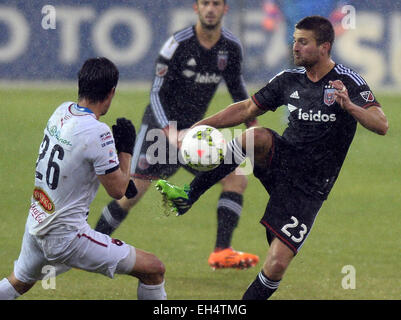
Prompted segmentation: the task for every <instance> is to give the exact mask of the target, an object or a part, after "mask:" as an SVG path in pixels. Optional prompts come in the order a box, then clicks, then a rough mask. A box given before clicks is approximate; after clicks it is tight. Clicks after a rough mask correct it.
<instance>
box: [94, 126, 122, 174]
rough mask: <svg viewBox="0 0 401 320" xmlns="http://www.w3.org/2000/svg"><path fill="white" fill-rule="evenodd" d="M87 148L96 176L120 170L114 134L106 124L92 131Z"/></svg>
mask: <svg viewBox="0 0 401 320" xmlns="http://www.w3.org/2000/svg"><path fill="white" fill-rule="evenodd" d="M87 146H88V150H87V152H88V154H87V158H88V159H89V161H90V162H91V163H92V164H93V168H94V170H95V173H96V175H103V174H108V173H111V172H113V171H115V170H117V169H118V168H119V166H120V164H119V160H118V156H117V151H116V147H115V144H114V138H113V134H112V133H111V130H110V128H109V127H108V126H107V125H106V124H104V123H99V125H98V126H96V127H95V128H94V129H93V130H91V132H90V135H89V137H88V142H87Z"/></svg>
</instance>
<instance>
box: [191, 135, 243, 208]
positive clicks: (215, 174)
mask: <svg viewBox="0 0 401 320" xmlns="http://www.w3.org/2000/svg"><path fill="white" fill-rule="evenodd" d="M245 157H246V152H244V151H243V149H242V147H241V146H240V144H239V143H238V141H237V139H233V140H231V141H230V143H228V144H227V153H226V156H225V158H224V161H223V162H222V163H221V164H220V165H219V166H218V167H217V168H216V169H213V170H210V171H206V172H201V173H199V174H197V175H196V177H195V178H194V179H193V180H192V182H191V185H190V187H191V188H190V192H189V197H190V199H191V201H192V202H195V201H196V200H198V199H199V197H200V196H201V195H202V194H203V193H204V192H206V190H208V189H209V188H210V187H212V186H213V185H215V184H216V183H217V182H219V181H220V180H221V179H223V178H224V177H225V176H227V175H228V174H230V173H231V172H233V171H234V170H235V169H236V168H237V167H238V166H239V165H240V164H241V163H242V162H243V161H244V160H245Z"/></svg>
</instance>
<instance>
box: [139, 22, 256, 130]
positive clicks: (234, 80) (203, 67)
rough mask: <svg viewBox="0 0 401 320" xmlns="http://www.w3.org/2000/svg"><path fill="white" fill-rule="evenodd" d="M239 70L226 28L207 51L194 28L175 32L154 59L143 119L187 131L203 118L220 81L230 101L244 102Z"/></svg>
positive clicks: (238, 52)
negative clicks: (150, 87)
mask: <svg viewBox="0 0 401 320" xmlns="http://www.w3.org/2000/svg"><path fill="white" fill-rule="evenodd" d="M241 69H242V46H241V43H240V41H239V40H238V39H237V38H236V37H235V36H234V35H233V34H232V33H231V32H230V31H228V30H227V29H225V28H222V33H221V37H220V39H219V40H218V42H217V43H216V44H215V45H214V47H213V48H211V49H210V50H208V49H206V48H204V47H202V46H201V45H200V43H199V42H198V39H197V37H196V34H195V27H194V26H191V27H188V28H186V29H183V30H181V31H179V32H176V33H175V34H174V35H173V36H172V37H170V38H169V39H168V40H167V41H166V43H165V44H164V45H163V47H162V49H161V51H160V53H159V56H158V58H157V61H156V72H155V78H154V81H153V85H152V90H151V93H150V105H149V106H148V108H147V110H146V113H145V118H147V119H148V121H149V118H151V119H150V120H151V121H152V120H153V121H155V125H157V126H158V127H160V128H164V127H166V126H167V125H168V122H169V121H177V128H178V129H179V130H180V129H184V128H188V127H190V126H191V125H193V124H194V123H195V122H197V121H199V120H200V119H202V118H203V116H204V114H205V112H206V110H207V107H208V105H209V103H210V101H211V100H212V98H213V95H214V93H215V92H216V90H217V87H218V85H219V83H220V82H221V81H222V80H224V81H225V82H226V85H227V88H228V90H229V92H230V94H231V96H232V98H233V100H234V101H240V100H245V99H247V98H248V97H249V96H248V93H247V91H246V89H245V84H244V80H243V77H242V70H241Z"/></svg>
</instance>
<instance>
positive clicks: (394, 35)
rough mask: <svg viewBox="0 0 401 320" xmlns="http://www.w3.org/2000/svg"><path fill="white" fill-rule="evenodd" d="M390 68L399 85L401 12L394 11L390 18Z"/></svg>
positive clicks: (400, 75)
mask: <svg viewBox="0 0 401 320" xmlns="http://www.w3.org/2000/svg"><path fill="white" fill-rule="evenodd" d="M388 30H390V32H391V37H390V40H389V43H390V59H391V63H390V70H393V72H392V73H393V79H394V82H395V84H397V85H398V87H401V13H394V14H393V15H392V16H391V19H390V28H389V29H388Z"/></svg>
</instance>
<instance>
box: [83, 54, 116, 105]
mask: <svg viewBox="0 0 401 320" xmlns="http://www.w3.org/2000/svg"><path fill="white" fill-rule="evenodd" d="M118 77H119V72H118V69H117V67H116V66H115V65H114V63H113V62H111V61H110V60H109V59H107V58H104V57H102V58H90V59H88V60H86V61H85V63H84V64H83V66H82V68H81V70H79V72H78V98H79V99H88V100H89V101H90V102H92V103H96V102H101V101H104V100H105V99H106V98H107V95H108V94H109V93H110V91H111V89H113V88H115V87H116V86H117V82H118Z"/></svg>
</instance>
